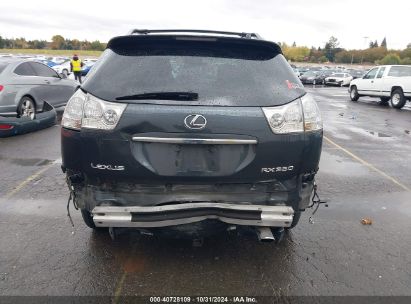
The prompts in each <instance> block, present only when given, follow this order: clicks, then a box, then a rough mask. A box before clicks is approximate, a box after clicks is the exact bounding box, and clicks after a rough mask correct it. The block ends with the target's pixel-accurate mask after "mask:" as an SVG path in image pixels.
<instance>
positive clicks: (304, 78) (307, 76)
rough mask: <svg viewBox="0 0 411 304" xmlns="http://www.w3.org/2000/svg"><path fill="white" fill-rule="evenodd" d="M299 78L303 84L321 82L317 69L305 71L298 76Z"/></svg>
mask: <svg viewBox="0 0 411 304" xmlns="http://www.w3.org/2000/svg"><path fill="white" fill-rule="evenodd" d="M300 80H301V82H302V83H303V84H314V85H315V84H320V83H322V82H323V79H322V78H321V74H320V73H319V72H317V71H307V72H305V73H304V74H302V75H301V76H300Z"/></svg>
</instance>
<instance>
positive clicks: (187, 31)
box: [129, 29, 262, 39]
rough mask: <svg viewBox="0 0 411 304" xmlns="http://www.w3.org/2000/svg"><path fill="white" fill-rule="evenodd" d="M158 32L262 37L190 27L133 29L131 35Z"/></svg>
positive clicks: (248, 37)
mask: <svg viewBox="0 0 411 304" xmlns="http://www.w3.org/2000/svg"><path fill="white" fill-rule="evenodd" d="M156 33H199V34H218V35H226V36H239V37H240V38H247V39H251V38H255V39H262V38H261V36H260V35H258V34H256V33H244V32H242V33H240V32H224V31H211V30H188V29H178V30H172V29H167V30H147V29H132V30H131V31H130V32H129V35H133V34H140V35H147V34H156Z"/></svg>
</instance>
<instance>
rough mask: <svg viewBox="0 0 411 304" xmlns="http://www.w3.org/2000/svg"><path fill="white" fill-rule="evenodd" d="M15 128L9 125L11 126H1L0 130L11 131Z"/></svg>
mask: <svg viewBox="0 0 411 304" xmlns="http://www.w3.org/2000/svg"><path fill="white" fill-rule="evenodd" d="M13 128H14V126H13V125H9V124H0V130H5V131H6V130H11V129H13Z"/></svg>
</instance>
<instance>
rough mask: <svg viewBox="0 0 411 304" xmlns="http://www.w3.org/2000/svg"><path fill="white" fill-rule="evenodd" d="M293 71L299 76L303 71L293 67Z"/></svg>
mask: <svg viewBox="0 0 411 304" xmlns="http://www.w3.org/2000/svg"><path fill="white" fill-rule="evenodd" d="M293 72H294V74H295V76H297V77H300V76H301V73H300V71H299V70H298V69H297V68H293Z"/></svg>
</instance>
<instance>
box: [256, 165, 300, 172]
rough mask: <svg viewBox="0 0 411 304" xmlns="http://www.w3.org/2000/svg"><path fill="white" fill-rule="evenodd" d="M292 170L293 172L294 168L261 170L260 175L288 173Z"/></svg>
mask: <svg viewBox="0 0 411 304" xmlns="http://www.w3.org/2000/svg"><path fill="white" fill-rule="evenodd" d="M293 170H294V166H285V167H272V168H261V172H262V173H277V172H290V171H293Z"/></svg>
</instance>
